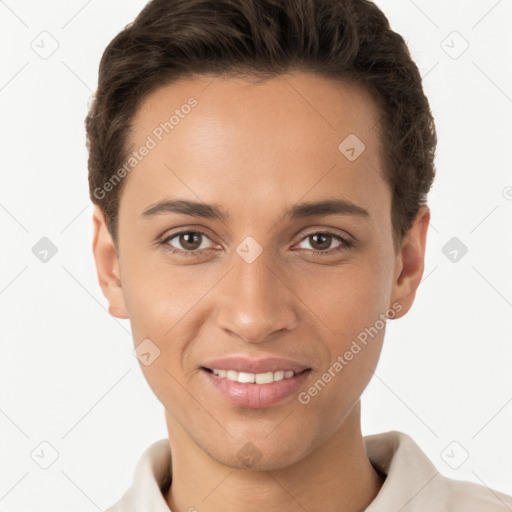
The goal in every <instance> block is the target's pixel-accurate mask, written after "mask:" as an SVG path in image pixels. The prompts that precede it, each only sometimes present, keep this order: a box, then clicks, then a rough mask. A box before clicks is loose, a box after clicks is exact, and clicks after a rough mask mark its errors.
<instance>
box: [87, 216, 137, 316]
mask: <svg viewBox="0 0 512 512" xmlns="http://www.w3.org/2000/svg"><path fill="white" fill-rule="evenodd" d="M92 218H93V227H94V236H93V243H92V251H93V254H94V260H95V262H96V271H97V274H98V282H99V285H100V287H101V290H102V292H103V295H104V296H105V298H106V299H107V300H108V303H109V306H108V311H109V313H110V314H111V315H112V316H115V317H116V318H128V313H127V311H126V305H125V301H124V295H123V289H122V284H121V275H120V267H119V259H118V256H117V254H116V248H115V245H114V241H113V240H112V236H111V235H110V232H109V231H108V228H107V223H106V221H105V215H104V213H103V211H102V210H101V209H100V208H99V207H98V206H95V207H94V212H93V217H92Z"/></svg>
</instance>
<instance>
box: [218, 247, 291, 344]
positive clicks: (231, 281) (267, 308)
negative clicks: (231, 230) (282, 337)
mask: <svg viewBox="0 0 512 512" xmlns="http://www.w3.org/2000/svg"><path fill="white" fill-rule="evenodd" d="M269 260H270V258H268V257H267V255H266V251H263V253H262V254H261V255H260V256H259V257H258V258H257V259H256V260H255V261H253V262H252V263H247V262H246V261H244V260H243V259H242V258H239V257H238V256H236V257H235V261H234V268H233V269H232V270H231V272H229V274H228V276H226V277H227V278H226V279H225V280H224V281H223V284H222V286H221V288H220V289H219V293H220V295H221V296H220V297H219V301H218V302H217V308H216V322H217V325H218V326H219V327H220V328H221V329H223V330H225V331H229V332H230V333H232V334H234V335H237V336H238V337H240V338H241V339H242V340H244V341H245V342H247V343H261V342H263V341H265V340H267V339H268V338H269V337H270V336H271V335H272V334H274V333H276V332H278V331H283V332H285V331H292V330H293V329H294V328H295V327H296V325H297V321H298V310H297V305H298V303H299V302H300V301H299V300H298V298H297V297H296V296H295V295H294V294H293V291H292V290H291V288H292V286H290V283H288V282H287V276H286V275H284V274H285V273H283V272H280V271H279V270H278V269H276V268H275V267H276V266H275V265H271V261H269Z"/></svg>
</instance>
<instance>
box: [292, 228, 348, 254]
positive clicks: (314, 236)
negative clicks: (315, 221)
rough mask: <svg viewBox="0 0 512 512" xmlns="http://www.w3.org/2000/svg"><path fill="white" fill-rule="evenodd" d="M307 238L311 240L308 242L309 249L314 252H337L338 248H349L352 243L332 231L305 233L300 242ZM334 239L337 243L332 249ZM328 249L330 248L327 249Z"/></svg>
mask: <svg viewBox="0 0 512 512" xmlns="http://www.w3.org/2000/svg"><path fill="white" fill-rule="evenodd" d="M308 240H312V243H311V242H308V243H309V244H310V246H312V248H311V249H310V250H311V251H313V252H314V253H316V254H322V255H323V254H332V253H334V252H339V251H340V250H343V249H344V248H349V247H351V245H352V242H351V241H350V240H349V239H348V238H345V237H343V236H341V235H337V234H334V233H329V232H321V231H319V232H315V233H310V234H309V235H306V236H305V237H304V238H303V239H302V240H301V242H300V243H299V245H300V244H302V243H304V242H306V241H308ZM334 241H338V242H339V243H338V245H336V246H335V247H334V250H332V244H333V242H334ZM302 248H303V249H304V248H305V249H308V248H307V247H302ZM327 249H330V250H327Z"/></svg>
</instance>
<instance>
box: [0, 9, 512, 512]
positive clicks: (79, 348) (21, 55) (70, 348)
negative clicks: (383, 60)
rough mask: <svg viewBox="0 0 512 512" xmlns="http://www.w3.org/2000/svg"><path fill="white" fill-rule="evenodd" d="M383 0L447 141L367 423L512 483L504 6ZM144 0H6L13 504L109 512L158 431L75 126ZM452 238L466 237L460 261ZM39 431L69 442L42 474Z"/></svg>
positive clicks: (2, 23)
mask: <svg viewBox="0 0 512 512" xmlns="http://www.w3.org/2000/svg"><path fill="white" fill-rule="evenodd" d="M377 4H378V5H379V6H380V7H381V8H382V9H383V11H384V12H385V13H386V15H387V16H388V17H389V19H390V21H391V24H392V26H393V28H394V29H395V30H396V31H398V32H399V33H401V34H402V35H403V36H404V37H405V39H406V40H407V42H408V44H409V46H410V49H411V52H412V55H413V58H414V59H415V61H416V62H417V64H418V66H419V68H420V70H421V73H422V75H423V76H424V87H425V91H426V93H427V96H428V97H429V100H430V103H431V107H432V110H433V113H434V116H435V118H436V123H437V130H438V137H439V147H438V156H437V171H438V176H437V179H436V182H435V185H434V188H433V190H432V192H431V194H430V200H429V204H430V207H431V210H432V219H431V227H430V230H429V233H428V251H427V261H426V270H425V275H424V279H423V281H422V284H421V285H420V288H419V290H418V293H417V298H416V302H415V304H414V306H413V308H412V310H411V311H410V312H409V314H407V315H406V317H405V318H403V319H400V320H398V321H394V322H391V323H390V325H389V326H388V332H387V335H386V342H385V345H384V350H383V353H382V358H381V360H380V363H379V366H378V368H377V371H376V377H375V378H374V379H373V381H372V382H371V383H370V385H369V387H368V388H367V390H366V391H365V393H364V395H363V400H362V406H363V433H364V434H372V433H377V432H382V431H386V430H401V431H404V432H406V433H408V434H409V435H411V436H412V437H413V439H415V441H416V442H417V443H418V444H419V446H420V447H421V448H422V449H423V450H424V451H425V452H426V454H427V455H428V456H429V458H430V459H431V460H432V462H433V463H434V464H435V465H436V467H437V468H438V470H439V471H441V472H442V473H443V474H445V475H447V476H450V477H452V478H456V479H463V480H471V481H474V482H477V483H480V484H485V485H488V486H489V487H491V488H494V489H497V490H500V491H502V492H506V493H508V494H512V467H511V465H510V460H512V440H511V432H512V428H511V427H512V378H511V372H510V367H511V363H512V336H511V330H512V277H511V272H510V263H511V261H512V229H511V228H512V200H511V199H512V188H511V187H512V171H511V169H512V165H511V164H512V157H511V156H510V147H511V145H512V138H511V136H512V126H511V124H512V123H511V119H512V72H511V57H510V55H511V52H512V36H511V31H510V25H511V21H512V2H511V1H510V0H501V1H497V0H479V1H468V0H463V1H462V0H460V1H454V0H449V1H447V0H416V1H415V2H413V1H412V0H381V1H378V2H377ZM143 5H144V1H142V0H129V1H127V0H124V1H122V2H121V1H114V0H101V1H100V0H89V1H85V0H68V1H66V2H64V1H45V2H40V1H36V0H24V1H21V0H5V1H0V48H1V54H0V59H1V60H0V112H1V117H0V141H1V152H0V169H1V178H2V186H1V187H0V226H1V233H2V238H1V240H2V250H1V251H0V265H1V267H0V268H1V273H0V307H1V316H0V330H1V333H0V334H1V342H0V343H1V345H0V347H1V356H0V509H2V510H4V511H10V512H13V511H35V510H37V511H52V512H58V511H64V510H73V511H76V512H79V511H84V512H87V511H91V512H92V511H94V510H98V509H99V510H104V509H105V508H107V506H109V505H111V504H112V503H113V502H114V501H117V499H119V498H120V496H121V495H122V493H124V491H125V490H126V489H127V488H128V487H129V486H130V484H131V479H132V476H133V470H134V467H135V464H136V462H137V460H138V458H139V456H140V454H141V452H142V451H143V450H144V449H145V448H146V447H147V446H148V445H149V444H150V443H152V442H153V441H155V440H157V439H160V438H163V437H167V432H166V429H165V423H164V415H163V408H162V406H161V405H160V403H159V402H158V401H157V400H156V398H155V397H154V396H153V394H152V392H151V390H150V389H149V387H148V385H147V384H146V382H145V380H144V378H143V376H142V373H141V371H140V368H139V363H138V361H137V360H136V359H135V358H134V357H133V355H132V349H133V342H132V339H131V335H130V326H129V323H128V322H127V321H118V320H116V319H114V318H113V317H111V316H110V315H109V314H108V312H107V310H106V307H107V303H106V301H105V299H104V298H103V296H102V294H101V291H100V288H99V286H98V284H97V280H96V273H95V267H94V261H93V257H92V252H91V239H92V222H91V213H92V207H91V204H90V201H89V198H88V187H87V165H86V163H87V154H86V148H85V131H84V126H83V123H84V118H85V115H86V111H87V103H88V100H89V98H90V96H91V94H92V92H93V90H94V89H95V87H96V81H97V69H98V65H99V61H100V58H101V55H102V53H103V50H104V48H105V47H106V45H107V44H108V42H109V41H110V40H111V39H112V38H113V37H114V36H115V35H116V34H117V33H118V32H119V31H120V30H121V29H122V28H123V27H124V25H126V24H127V23H128V22H130V21H131V20H132V19H133V18H134V17H135V15H136V14H137V13H138V12H139V11H140V9H141V8H142V7H143ZM43 31H46V32H48V33H49V34H51V37H53V38H54V39H55V40H56V41H57V43H58V49H57V50H56V51H55V53H53V55H51V56H50V57H49V58H47V59H42V58H41V57H40V56H39V55H38V54H37V53H36V52H35V51H34V49H33V48H32V46H31V45H34V44H35V43H33V41H35V42H36V43H37V41H40V39H38V37H46V38H48V37H49V36H48V35H44V36H39V35H40V33H41V32H43ZM454 31H456V32H458V33H459V34H460V36H458V35H457V34H455V35H454V34H453V32H454ZM461 37H462V38H464V39H465V40H466V41H467V42H468V43H469V48H468V49H467V51H465V52H464V53H463V54H462V55H460V56H459V57H458V58H453V57H454V56H457V54H458V53H459V52H460V51H461V49H463V46H462V45H463V44H464V41H463V39H461ZM46 41H47V44H51V42H50V40H49V39H47V40H46ZM443 41H444V43H443ZM46 47H47V48H48V47H49V46H46ZM447 52H448V53H447ZM449 53H451V55H449ZM42 237H48V238H49V239H50V240H51V241H52V242H53V243H54V244H55V245H56V247H57V249H58V252H57V254H56V255H55V256H54V257H53V258H51V260H50V261H48V262H47V263H42V262H41V261H39V259H37V258H36V257H35V256H34V254H33V253H32V247H33V246H34V245H35V244H36V243H37V242H38V241H39V240H40V239H41V238H42ZM452 237H457V238H458V239H460V241H462V242H463V243H464V244H465V245H466V246H467V248H468V252H467V254H465V255H464V256H463V257H462V258H460V259H459V260H458V261H457V262H455V263H454V262H452V261H450V259H448V257H447V256H445V254H443V252H442V248H443V246H444V245H445V244H446V243H447V242H448V241H449V240H450V239H451V238H452ZM43 441H46V442H48V443H50V444H51V445H52V446H53V447H54V448H55V449H56V450H57V452H58V455H59V457H58V459H57V460H56V462H55V463H54V464H53V465H52V466H51V467H50V468H48V469H46V470H44V469H41V468H40V467H39V466H38V465H37V464H36V462H35V461H34V460H33V459H32V458H31V453H32V452H33V450H34V449H36V448H38V447H39V445H40V443H41V442H43ZM452 441H457V443H460V446H459V445H455V450H454V452H453V453H452V455H453V457H452V460H457V459H460V458H461V457H462V455H463V452H462V450H467V452H468V453H469V458H468V459H467V461H465V462H464V463H463V464H462V465H461V466H460V467H459V468H458V469H451V468H450V466H449V465H448V464H447V462H446V460H445V459H446V458H444V459H443V457H442V456H441V453H442V452H443V450H444V449H445V448H446V447H447V446H448V445H449V444H450V443H452ZM453 446H454V445H452V447H453ZM462 447H463V448H462ZM45 453H47V454H48V453H50V450H49V449H46V451H45ZM453 464H454V463H453V462H452V465H453ZM504 510H505V508H504Z"/></svg>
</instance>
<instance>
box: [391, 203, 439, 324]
mask: <svg viewBox="0 0 512 512" xmlns="http://www.w3.org/2000/svg"><path fill="white" fill-rule="evenodd" d="M429 222H430V209H429V208H428V206H427V205H426V204H424V205H421V206H420V209H419V210H418V213H417V214H416V217H415V219H414V221H413V224H412V226H411V228H410V229H409V231H408V232H407V233H406V234H405V236H404V239H403V242H402V246H401V248H400V251H399V252H398V255H397V257H396V267H395V276H394V278H393V293H392V297H393V300H392V301H391V304H394V303H395V302H398V303H399V304H401V306H402V309H401V310H400V311H399V312H397V314H396V315H395V316H394V318H400V317H402V316H404V315H405V314H406V313H407V312H408V311H409V309H410V308H411V306H412V304H413V302H414V298H415V296H416V290H417V289H418V286H419V285H420V282H421V277H422V276H423V270H424V267H425V250H426V241H427V231H428V225H429Z"/></svg>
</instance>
